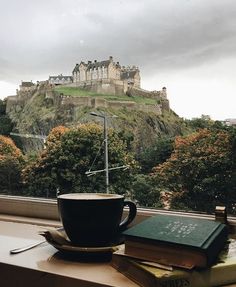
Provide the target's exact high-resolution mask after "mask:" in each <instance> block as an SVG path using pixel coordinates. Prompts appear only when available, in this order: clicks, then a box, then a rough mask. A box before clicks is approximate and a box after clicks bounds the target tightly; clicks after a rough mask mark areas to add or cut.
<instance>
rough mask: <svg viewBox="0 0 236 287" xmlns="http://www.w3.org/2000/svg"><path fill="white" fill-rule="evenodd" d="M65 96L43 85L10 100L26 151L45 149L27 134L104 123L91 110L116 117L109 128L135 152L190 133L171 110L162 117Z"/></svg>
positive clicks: (8, 109) (11, 115) (42, 133)
mask: <svg viewBox="0 0 236 287" xmlns="http://www.w3.org/2000/svg"><path fill="white" fill-rule="evenodd" d="M63 97H64V96H63V95H62V94H59V93H58V92H56V91H48V89H47V88H46V87H45V86H43V85H41V86H40V87H38V88H37V87H36V88H35V89H34V90H32V91H30V92H28V94H24V95H18V96H16V97H11V98H9V99H8V104H7V113H8V115H9V117H10V118H11V119H12V121H13V123H14V129H13V132H14V133H18V134H20V135H21V136H20V137H18V140H19V139H20V141H21V144H22V146H23V149H24V151H25V152H28V151H31V150H37V149H42V148H43V141H42V140H40V139H37V138H27V136H26V135H27V134H31V135H46V136H47V135H48V133H49V132H50V130H51V129H52V128H53V127H55V126H58V125H65V126H75V125H77V124H79V123H82V122H83V123H84V122H89V121H97V122H100V123H101V124H103V122H102V121H103V119H102V118H99V117H94V116H92V115H90V112H91V111H96V112H98V113H106V114H107V115H116V116H117V117H110V118H109V120H108V126H109V127H112V128H115V129H116V130H117V131H119V132H121V133H124V134H125V135H126V136H127V137H128V138H130V140H131V141H132V147H133V149H134V150H135V151H138V150H140V149H143V148H145V147H147V146H149V145H150V144H152V143H153V142H154V141H155V140H156V138H157V137H160V136H162V135H169V136H175V135H179V134H184V133H186V132H187V127H186V125H185V123H184V121H183V120H182V119H181V118H179V117H178V116H177V115H176V114H175V113H174V112H173V111H171V110H169V111H167V110H164V111H163V112H162V113H161V114H160V113H155V112H152V111H151V112H150V111H147V110H146V111H144V110H142V109H139V110H136V109H129V105H127V106H125V105H124V106H120V108H119V109H117V108H114V107H112V106H110V107H104V106H103V107H102V106H97V107H92V106H89V105H86V104H84V103H83V104H78V103H77V102H76V101H75V102H73V101H69V100H68V101H66V102H65V101H64V102H63V101H62V98H63ZM100 100H101V99H100Z"/></svg>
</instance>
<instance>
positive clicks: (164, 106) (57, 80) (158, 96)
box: [7, 56, 170, 114]
mask: <svg viewBox="0 0 236 287" xmlns="http://www.w3.org/2000/svg"><path fill="white" fill-rule="evenodd" d="M56 85H62V86H67V87H78V88H80V89H84V90H87V91H91V92H94V93H97V94H109V95H115V96H118V98H119V96H122V95H128V96H130V101H119V100H113V101H112V100H105V99H102V98H101V97H95V98H94V97H90V96H88V97H84V96H82V97H78V96H74V97H73V96H65V95H63V94H60V93H59V94H58V92H56V91H55V90H54V86H56ZM42 92H43V93H44V94H45V97H46V99H47V100H48V99H50V101H52V103H53V104H56V103H57V105H63V106H67V105H74V106H75V107H78V106H88V107H92V108H97V107H105V108H115V109H119V108H127V109H131V110H141V111H146V112H154V113H156V114H162V111H163V110H167V111H169V110H170V108H169V101H168V99H167V94H166V88H165V87H164V88H162V90H160V91H148V90H144V89H142V88H141V77H140V71H139V69H138V67H136V66H132V67H131V66H127V67H125V66H121V65H120V64H119V62H115V61H114V60H113V57H112V56H110V57H109V59H108V60H104V61H100V62H99V61H97V60H95V61H93V62H92V61H88V62H87V63H85V62H83V61H81V62H80V64H76V65H75V67H74V69H73V71H72V75H69V76H63V75H62V74H60V75H58V76H49V79H48V80H47V81H44V82H37V84H34V83H32V82H22V83H21V85H20V87H19V90H17V95H16V96H11V97H8V100H7V110H8V111H10V110H12V109H15V108H16V107H17V109H19V108H20V109H21V108H23V107H24V105H25V104H26V103H27V101H28V100H29V99H31V98H32V95H34V94H35V93H42ZM135 96H136V97H137V96H139V97H144V98H151V99H154V100H155V102H156V104H137V103H135V102H134V101H132V98H134V97H135Z"/></svg>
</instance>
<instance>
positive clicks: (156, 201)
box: [131, 174, 163, 208]
mask: <svg viewBox="0 0 236 287" xmlns="http://www.w3.org/2000/svg"><path fill="white" fill-rule="evenodd" d="M132 182H133V183H132V195H131V198H132V199H133V200H134V201H136V202H137V204H138V205H139V206H142V207H155V208H158V207H163V205H162V203H161V199H160V189H158V188H157V187H156V186H155V185H154V184H153V180H152V178H151V177H150V176H149V175H144V174H137V175H135V176H134V179H133V181H132Z"/></svg>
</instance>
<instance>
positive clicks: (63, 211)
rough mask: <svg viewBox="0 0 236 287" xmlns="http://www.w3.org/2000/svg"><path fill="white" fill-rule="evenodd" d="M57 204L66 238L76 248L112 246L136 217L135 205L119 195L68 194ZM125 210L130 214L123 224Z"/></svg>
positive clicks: (59, 198)
mask: <svg viewBox="0 0 236 287" xmlns="http://www.w3.org/2000/svg"><path fill="white" fill-rule="evenodd" d="M57 203H58V210H59V214H60V218H61V221H62V224H63V227H64V229H65V232H66V235H67V236H68V238H69V239H70V241H71V242H72V244H73V245H76V246H87V247H98V246H109V245H110V244H112V243H113V242H114V240H115V239H116V238H117V236H119V234H120V233H121V232H122V231H124V230H125V229H126V228H127V226H128V225H129V224H130V223H131V222H132V221H133V219H134V218H135V216H136V205H135V203H134V202H132V201H129V200H125V199H124V196H122V195H118V194H105V193H68V194H62V195H59V196H58V197H57ZM125 206H128V208H129V212H128V216H127V217H126V218H125V219H124V220H122V214H123V209H124V207H125Z"/></svg>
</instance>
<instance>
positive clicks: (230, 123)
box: [224, 119, 236, 126]
mask: <svg viewBox="0 0 236 287" xmlns="http://www.w3.org/2000/svg"><path fill="white" fill-rule="evenodd" d="M224 123H225V124H226V125H227V126H236V119H226V120H224Z"/></svg>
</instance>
